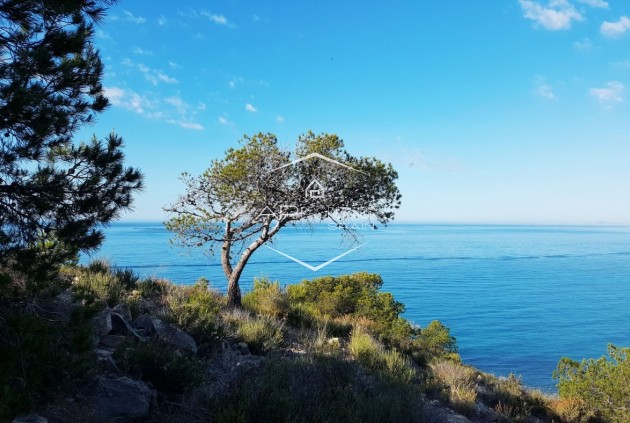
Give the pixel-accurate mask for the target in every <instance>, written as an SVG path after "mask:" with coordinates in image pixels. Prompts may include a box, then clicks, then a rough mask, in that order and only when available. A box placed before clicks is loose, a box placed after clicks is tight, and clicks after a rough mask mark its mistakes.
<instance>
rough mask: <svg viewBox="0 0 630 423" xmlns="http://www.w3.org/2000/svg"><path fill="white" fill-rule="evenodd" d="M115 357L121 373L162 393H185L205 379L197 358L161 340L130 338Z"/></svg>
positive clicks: (117, 351)
mask: <svg viewBox="0 0 630 423" xmlns="http://www.w3.org/2000/svg"><path fill="white" fill-rule="evenodd" d="M114 357H115V359H116V362H117V363H118V365H119V368H120V369H121V370H122V371H124V372H125V373H127V374H128V375H130V376H132V377H134V378H139V379H142V380H144V381H146V382H151V383H152V384H153V386H155V388H156V389H158V390H160V391H162V392H170V393H182V392H186V391H189V390H191V389H193V388H195V387H197V386H199V384H200V383H201V382H202V380H203V365H202V363H201V362H200V361H199V360H198V359H196V358H195V357H192V356H190V355H188V354H187V353H185V352H183V351H180V350H178V349H176V348H174V347H172V346H170V345H168V344H164V343H161V342H159V341H145V342H141V341H138V340H135V339H129V340H127V341H125V343H123V344H122V345H121V346H120V347H119V348H118V349H117V350H116V352H115V353H114Z"/></svg>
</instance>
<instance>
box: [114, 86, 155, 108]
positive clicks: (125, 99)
mask: <svg viewBox="0 0 630 423" xmlns="http://www.w3.org/2000/svg"><path fill="white" fill-rule="evenodd" d="M104 91H105V97H107V98H108V99H109V101H110V102H111V103H112V104H113V105H114V106H116V107H122V108H123V109H126V110H130V111H132V112H134V113H138V114H141V115H142V114H145V113H146V112H147V109H151V108H152V107H153V105H152V103H151V102H150V101H149V100H148V99H147V98H146V97H143V96H141V95H140V94H138V93H136V92H134V91H131V90H124V89H122V88H119V87H104Z"/></svg>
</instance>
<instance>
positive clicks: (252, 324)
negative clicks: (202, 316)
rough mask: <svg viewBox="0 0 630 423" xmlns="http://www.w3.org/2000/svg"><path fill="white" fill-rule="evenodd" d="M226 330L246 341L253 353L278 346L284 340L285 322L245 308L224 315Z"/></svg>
mask: <svg viewBox="0 0 630 423" xmlns="http://www.w3.org/2000/svg"><path fill="white" fill-rule="evenodd" d="M222 319H223V324H224V326H225V329H226V332H227V333H229V334H231V335H232V336H234V337H236V338H238V339H240V340H242V341H243V342H246V343H247V345H248V346H249V348H250V350H251V351H252V352H253V353H262V352H266V351H269V350H272V349H274V348H278V347H279V346H281V345H282V343H283V342H284V324H283V323H282V322H281V321H280V320H278V319H276V318H275V317H271V316H252V315H251V314H249V313H248V312H247V311H244V310H231V311H229V312H226V313H224V314H223V315H222Z"/></svg>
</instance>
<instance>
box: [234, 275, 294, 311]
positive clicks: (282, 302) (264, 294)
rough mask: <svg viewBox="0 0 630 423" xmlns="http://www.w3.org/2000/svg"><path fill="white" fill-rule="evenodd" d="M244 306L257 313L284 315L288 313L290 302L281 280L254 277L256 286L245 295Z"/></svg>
mask: <svg viewBox="0 0 630 423" xmlns="http://www.w3.org/2000/svg"><path fill="white" fill-rule="evenodd" d="M243 306H244V307H245V308H247V309H248V310H251V311H253V312H254V313H256V314H264V315H268V316H275V317H284V316H286V315H287V314H288V309H289V304H288V301H287V298H286V293H285V292H283V290H282V289H281V288H280V283H279V282H271V281H270V280H269V279H264V278H263V279H258V278H256V279H254V288H253V289H252V290H251V291H250V292H248V293H247V294H245V295H244V296H243Z"/></svg>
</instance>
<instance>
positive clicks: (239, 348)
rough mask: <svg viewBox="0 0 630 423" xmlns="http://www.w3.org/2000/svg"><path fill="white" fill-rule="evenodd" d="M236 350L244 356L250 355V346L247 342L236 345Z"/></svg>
mask: <svg viewBox="0 0 630 423" xmlns="http://www.w3.org/2000/svg"><path fill="white" fill-rule="evenodd" d="M234 349H235V350H236V351H238V352H239V353H241V354H243V355H249V354H250V352H249V346H248V345H247V344H246V343H245V342H239V343H238V344H234Z"/></svg>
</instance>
